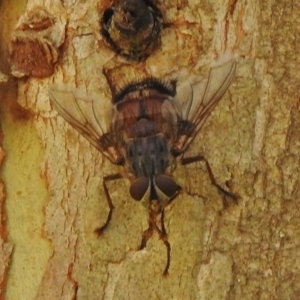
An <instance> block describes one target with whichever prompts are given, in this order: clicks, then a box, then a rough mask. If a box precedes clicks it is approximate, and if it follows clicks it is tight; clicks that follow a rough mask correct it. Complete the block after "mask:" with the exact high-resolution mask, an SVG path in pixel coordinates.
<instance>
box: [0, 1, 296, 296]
mask: <svg viewBox="0 0 300 300" xmlns="http://www.w3.org/2000/svg"><path fill="white" fill-rule="evenodd" d="M12 2H14V1H8V0H2V1H1V2H0V4H1V16H0V22H1V27H0V28H1V62H2V63H1V66H2V67H3V69H1V68H0V71H1V72H3V73H6V74H9V68H8V64H7V59H8V54H7V53H8V45H9V42H10V39H9V37H10V36H11V35H12V34H13V31H14V29H15V25H16V24H17V21H18V19H19V17H20V16H21V15H23V14H24V13H25V12H26V11H27V12H28V11H30V10H31V9H33V8H34V7H36V6H42V7H44V8H45V9H46V10H47V11H48V12H49V13H50V14H52V15H53V16H54V17H55V19H56V20H59V21H60V22H61V23H60V24H61V26H60V27H57V29H55V30H58V32H57V36H65V37H64V41H63V45H62V46H61V47H60V48H59V50H58V53H59V59H58V62H57V64H56V67H55V71H54V74H53V75H51V76H49V77H47V78H34V77H32V76H29V77H27V78H21V79H18V78H15V79H13V78H12V77H11V78H10V80H9V81H8V82H7V83H1V85H0V93H1V99H2V100H1V124H2V130H3V134H4V148H5V151H6V157H5V163H4V165H3V166H2V172H1V173H2V180H3V182H4V185H5V191H6V192H5V194H6V199H5V204H4V205H1V201H4V196H2V195H3V192H2V190H3V189H2V187H1V188H0V190H1V193H0V194H1V195H0V213H1V216H0V220H1V222H0V226H1V230H0V232H1V234H0V293H1V297H2V299H7V300H15V299H43V300H44V299H53V300H54V299H78V300H79V299H89V300H93V299H118V300H119V299H130V300H132V299H198V300H200V299H201V300H202V299H203V300H204V299H280V300H284V299H298V298H299V295H300V286H299V281H300V255H299V250H298V249H299V247H300V230H299V228H300V218H299V208H300V204H299V199H298V197H299V195H300V181H299V174H300V167H299V166H300V164H299V160H300V159H299V152H300V143H299V138H300V110H299V85H300V84H299V82H300V73H299V71H298V65H299V63H300V56H299V54H298V52H299V51H298V50H299V48H300V40H299V38H298V37H299V36H300V18H299V11H300V3H298V2H297V1H293V4H290V3H291V1H288V0H282V1H276V0H266V1H258V0H250V1H246V0H239V1H236V0H228V1H221V0H218V1H216V0H204V1H197V0H190V1H186V0H178V1H174V0H165V1H159V2H158V7H159V8H160V9H161V12H162V14H163V22H164V28H163V30H162V36H161V46H160V48H159V49H157V50H156V51H154V52H153V53H152V55H151V56H150V57H149V58H148V59H147V60H146V61H145V62H141V63H134V62H128V61H126V60H124V59H122V58H120V57H119V56H117V55H116V54H115V53H114V52H113V51H112V50H111V49H110V48H109V47H108V46H107V45H106V44H105V43H104V41H103V39H102V37H101V35H100V34H99V30H100V28H99V18H100V15H101V13H102V12H103V9H104V8H105V7H107V6H108V5H109V1H104V0H102V1H95V0H90V1H78V0H77V1H46V0H45V1H37V0H28V1H27V5H26V7H25V4H22V5H23V7H22V5H21V3H19V4H18V5H16V4H14V3H12ZM224 52H231V53H233V54H234V56H235V57H236V59H237V74H236V79H235V80H234V82H233V84H232V85H231V87H230V89H229V91H228V92H227V93H226V95H225V96H224V98H223V99H222V100H221V102H220V103H219V105H218V106H217V107H216V109H215V110H214V112H213V113H212V115H211V116H210V117H209V119H208V120H207V122H206V124H205V125H204V127H203V128H202V130H201V133H200V134H199V136H198V137H197V138H196V139H195V140H194V142H193V144H192V146H191V148H190V150H189V154H191V155H196V154H199V153H201V154H203V155H205V157H206V158H207V159H208V161H209V162H210V165H211V167H212V169H213V172H214V174H215V177H216V179H217V181H218V183H220V184H221V185H222V186H226V185H225V184H227V186H228V187H229V188H230V189H231V190H232V191H233V192H234V193H236V194H238V195H239V196H240V199H239V201H238V203H237V204H234V203H229V205H228V206H227V207H224V205H223V199H222V196H221V195H219V194H218V192H217V190H216V189H215V188H214V186H212V185H211V184H210V180H209V176H208V174H207V172H206V169H205V165H203V164H202V163H197V164H196V165H194V166H193V165H192V166H178V167H177V169H176V170H175V172H174V178H175V179H176V180H177V181H178V183H179V184H180V185H181V186H182V187H183V191H182V193H181V194H180V196H179V197H178V198H177V199H176V200H175V201H173V202H172V203H171V204H170V205H169V206H168V207H167V208H166V210H165V214H166V220H165V224H166V229H167V232H168V239H169V242H170V244H171V266H170V270H169V273H170V274H169V276H168V277H166V278H164V277H162V272H163V270H164V267H165V262H166V249H165V246H164V244H163V243H162V242H161V241H160V240H159V238H158V236H157V235H154V236H153V237H152V238H151V239H150V240H149V241H148V244H147V247H146V248H145V249H144V250H141V251H137V249H138V247H139V244H140V239H141V233H142V232H143V230H145V229H146V228H147V212H146V211H145V209H144V208H143V206H142V205H140V204H139V203H138V202H135V201H133V200H132V199H131V198H130V196H129V193H128V188H129V184H128V182H127V181H126V180H117V181H115V182H110V183H108V189H109V191H110V195H111V197H112V200H113V203H114V205H115V210H114V213H113V218H112V221H111V223H110V225H109V228H108V229H107V231H105V233H104V235H103V237H100V238H97V237H96V236H95V234H94V233H93V231H94V229H95V228H96V227H98V226H101V225H102V224H103V223H104V221H105V219H106V216H107V213H108V207H107V203H106V200H105V193H104V190H103V188H102V178H103V176H106V175H109V174H114V173H118V168H117V167H116V166H114V165H112V164H111V163H110V162H109V161H107V160H106V159H105V158H104V157H103V156H102V155H101V154H100V153H99V152H98V151H97V150H96V149H94V148H93V147H92V146H91V145H90V144H89V143H88V142H87V141H86V140H85V139H84V138H83V137H81V136H80V135H79V134H78V133H77V132H76V131H75V130H74V129H73V128H71V126H69V125H68V124H67V123H66V122H65V121H64V120H63V119H62V118H61V117H60V116H58V114H57V113H56V112H55V111H54V110H53V109H52V108H51V105H50V102H49V95H48V91H49V86H50V85H51V84H52V83H53V82H54V83H59V82H60V83H65V84H68V85H69V86H72V87H74V88H75V87H79V88H81V89H84V90H86V91H87V93H88V94H90V95H97V97H98V98H99V99H100V101H105V102H106V103H109V101H110V97H111V94H110V90H109V86H108V83H107V79H106V77H105V75H104V73H103V71H104V70H105V71H106V72H107V74H109V75H110V76H111V77H112V78H113V80H115V81H116V82H117V84H118V85H119V86H122V85H124V84H126V83H128V81H130V80H132V79H136V78H138V77H140V76H147V75H148V76H149V75H151V76H155V77H164V76H168V75H170V74H172V73H184V72H186V73H199V74H200V73H202V72H204V71H205V70H207V68H205V66H207V65H208V64H209V63H210V62H212V61H213V60H214V59H215V58H216V57H217V56H219V55H220V54H222V53H224ZM203 66H204V67H203ZM0 156H1V157H2V156H3V154H0ZM1 197H2V198H1ZM1 199H3V200H1ZM6 233H7V234H6ZM12 248H13V249H14V250H13V251H12ZM0 299H1V298H0Z"/></svg>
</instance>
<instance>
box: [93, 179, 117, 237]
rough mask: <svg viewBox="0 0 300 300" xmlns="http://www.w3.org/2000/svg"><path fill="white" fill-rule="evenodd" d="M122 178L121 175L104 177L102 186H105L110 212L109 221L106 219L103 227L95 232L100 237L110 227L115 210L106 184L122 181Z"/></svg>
mask: <svg viewBox="0 0 300 300" xmlns="http://www.w3.org/2000/svg"><path fill="white" fill-rule="evenodd" d="M120 178H122V176H121V174H113V175H108V176H105V177H103V181H102V186H103V189H104V193H105V197H106V201H107V204H108V206H109V212H108V215H107V219H106V221H105V223H104V225H103V226H101V227H98V228H96V229H95V230H94V232H95V233H96V234H97V235H98V236H100V235H102V234H103V232H104V230H105V229H106V228H107V226H108V224H109V222H110V220H111V217H112V213H113V210H114V205H113V203H112V200H111V197H110V194H109V191H108V188H107V186H106V183H107V182H108V181H113V180H116V179H120Z"/></svg>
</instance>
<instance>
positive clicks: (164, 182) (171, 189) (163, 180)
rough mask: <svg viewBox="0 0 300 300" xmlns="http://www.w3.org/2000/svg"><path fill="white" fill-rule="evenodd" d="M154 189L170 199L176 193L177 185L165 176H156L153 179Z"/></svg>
mask: <svg viewBox="0 0 300 300" xmlns="http://www.w3.org/2000/svg"><path fill="white" fill-rule="evenodd" d="M155 185H156V187H157V188H158V189H159V190H160V191H161V192H162V193H163V194H164V195H166V196H168V197H172V196H174V195H175V194H176V192H177V191H178V185H177V184H176V182H175V180H174V179H173V178H171V177H170V176H167V175H163V174H160V175H157V176H156V177H155Z"/></svg>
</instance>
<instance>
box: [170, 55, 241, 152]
mask: <svg viewBox="0 0 300 300" xmlns="http://www.w3.org/2000/svg"><path fill="white" fill-rule="evenodd" d="M235 69H236V61H235V60H234V59H233V58H230V59H228V58H226V57H222V58H221V59H219V60H218V61H216V62H215V63H214V64H213V65H212V66H211V68H210V70H209V73H208V76H207V77H200V76H191V77H190V78H188V80H186V81H183V82H182V83H179V84H178V87H177V89H176V92H177V93H176V96H175V97H174V98H172V99H171V101H172V102H173V104H174V106H175V107H176V109H177V111H178V115H179V116H180V120H179V121H178V124H177V127H178V128H177V131H176V137H175V140H174V144H173V147H172V151H173V153H174V154H175V155H179V154H181V153H183V152H184V151H185V150H186V149H187V148H188V146H189V145H190V143H191V142H192V140H193V139H194V138H195V136H196V134H197V133H198V132H199V130H200V129H201V127H202V126H203V124H204V123H205V121H206V119H207V118H208V116H209V115H210V113H211V112H212V111H213V109H214V108H215V106H216V105H217V104H218V103H219V101H220V100H221V98H222V97H223V95H224V94H225V92H226V91H227V89H228V87H229V86H230V84H231V82H232V81H233V79H234V75H235Z"/></svg>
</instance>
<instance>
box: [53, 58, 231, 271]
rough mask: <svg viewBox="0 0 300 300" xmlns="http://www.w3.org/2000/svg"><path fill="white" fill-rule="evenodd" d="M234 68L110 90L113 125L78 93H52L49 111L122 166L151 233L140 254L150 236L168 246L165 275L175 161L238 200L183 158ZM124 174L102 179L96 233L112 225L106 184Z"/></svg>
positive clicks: (97, 104) (225, 62)
mask: <svg viewBox="0 0 300 300" xmlns="http://www.w3.org/2000/svg"><path fill="white" fill-rule="evenodd" d="M235 68H236V62H235V60H234V59H228V58H227V59H225V56H224V57H223V58H221V59H219V60H218V61H217V62H216V63H215V64H214V65H212V66H211V68H210V70H209V72H208V75H207V77H200V76H190V78H188V79H186V80H184V81H182V82H180V80H179V81H177V80H159V79H155V78H148V79H145V80H142V81H139V82H134V83H131V84H129V85H127V86H125V88H123V89H121V90H119V92H115V93H114V92H113V96H112V105H111V116H112V118H111V119H110V121H105V120H107V115H106V113H105V112H104V111H103V109H102V108H101V102H102V101H97V100H94V99H92V98H89V97H88V96H82V95H80V94H79V93H78V91H76V90H75V91H74V90H73V91H72V90H66V89H65V88H58V87H53V88H52V89H51V90H50V98H51V102H52V105H53V106H54V108H55V109H56V110H57V111H58V113H59V114H60V115H61V116H62V117H63V118H64V119H65V120H66V121H67V122H69V123H70V124H71V125H72V126H73V127H74V128H75V129H76V130H78V131H79V133H81V134H82V135H83V136H84V137H86V138H87V139H88V140H89V141H90V142H91V144H92V145H93V146H95V147H96V148H97V149H98V150H99V151H100V152H101V153H102V154H103V155H104V156H106V157H107V158H108V159H109V160H110V161H111V162H112V163H114V164H116V165H119V166H120V168H123V172H122V174H123V175H124V174H126V176H127V177H128V179H129V180H130V182H131V185H130V188H129V193H130V195H131V197H132V198H133V199H134V200H137V201H140V202H141V203H143V204H144V205H145V206H146V208H147V210H148V213H149V216H148V224H149V227H148V229H147V230H145V231H144V232H143V235H142V242H141V245H140V249H143V248H144V247H146V244H147V241H148V239H149V238H150V237H151V236H152V234H153V233H154V232H157V233H158V235H159V236H160V238H161V239H162V241H163V242H164V244H165V245H166V248H167V263H166V267H165V270H164V274H168V269H169V266H170V252H171V246H170V244H169V242H168V239H167V233H166V229H165V226H164V209H165V207H166V206H167V205H168V204H169V203H170V202H171V201H173V200H174V199H175V198H176V196H177V195H178V194H179V192H180V190H181V187H180V186H179V185H177V184H176V181H175V179H174V178H172V177H171V175H172V174H171V173H172V169H174V168H173V167H174V165H175V161H179V162H180V163H181V164H183V165H186V164H190V163H193V162H197V161H204V162H205V164H206V167H207V171H208V174H209V176H210V179H211V182H212V184H213V185H214V186H216V187H217V189H218V190H219V191H220V192H221V193H223V194H225V195H227V196H229V197H231V198H233V199H236V196H235V195H234V194H231V193H230V192H228V191H226V190H225V189H223V188H222V187H221V186H220V185H218V183H217V182H216V180H215V178H214V175H213V172H212V170H211V168H210V165H209V163H208V161H207V160H206V159H205V158H204V157H203V156H201V155H198V156H195V157H184V153H185V151H186V150H187V148H188V147H189V146H190V144H191V142H192V141H193V139H194V138H195V136H196V134H197V133H198V132H199V130H200V129H201V127H202V125H203V124H204V122H205V120H206V119H207V117H208V116H209V115H210V113H211V112H212V110H213V109H214V108H215V106H216V105H217V103H218V102H219V101H220V99H221V98H222V96H223V95H224V93H225V92H226V90H227V89H228V87H229V85H230V84H231V82H232V80H233V78H234V75H235ZM107 122H108V123H107ZM124 171H125V172H124ZM123 175H121V174H113V175H109V176H106V177H104V178H103V188H104V192H105V195H106V199H107V203H108V206H109V213H108V216H107V220H106V222H105V223H104V225H103V226H101V227H99V228H97V229H96V230H95V233H96V234H97V235H101V234H102V233H103V231H104V230H105V229H106V228H107V226H108V225H109V222H110V221H111V218H112V213H113V209H114V206H113V203H112V199H111V197H110V194H109V191H108V188H107V182H108V181H111V180H116V179H119V178H122V176H123ZM158 216H160V220H159V222H157V221H158V220H157V218H158ZM157 223H160V224H159V225H158V224H157Z"/></svg>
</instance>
